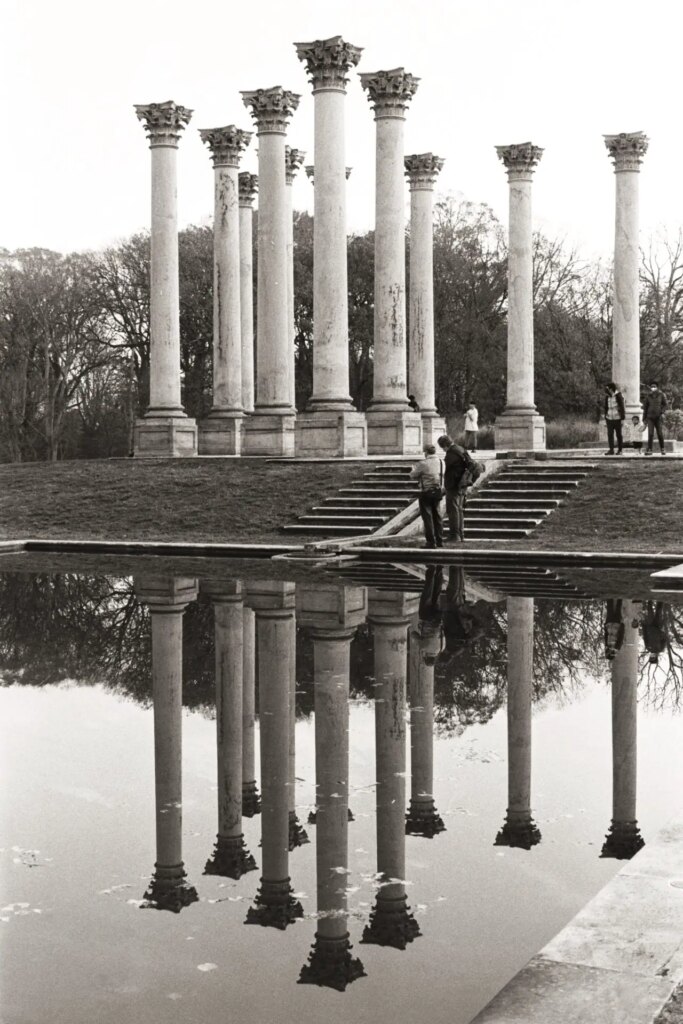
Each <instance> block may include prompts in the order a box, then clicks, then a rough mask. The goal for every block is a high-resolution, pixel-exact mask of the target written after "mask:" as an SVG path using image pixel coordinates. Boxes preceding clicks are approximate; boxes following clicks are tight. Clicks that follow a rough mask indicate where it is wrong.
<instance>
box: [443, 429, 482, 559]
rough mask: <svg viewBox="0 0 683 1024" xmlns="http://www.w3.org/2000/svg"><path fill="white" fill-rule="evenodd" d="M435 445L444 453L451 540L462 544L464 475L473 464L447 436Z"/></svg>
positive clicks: (463, 537)
mask: <svg viewBox="0 0 683 1024" xmlns="http://www.w3.org/2000/svg"><path fill="white" fill-rule="evenodd" d="M437 444H438V445H439V448H442V449H443V450H444V451H445V452H446V458H445V460H444V462H445V467H446V468H445V473H444V481H443V482H444V488H445V491H446V515H447V516H448V525H449V528H450V534H451V540H454V541H459V542H460V543H462V541H463V540H464V539H465V536H464V530H465V495H466V493H467V483H466V479H465V474H466V472H467V470H468V469H471V468H473V466H474V463H473V462H472V459H471V457H470V456H469V455H468V453H467V452H466V451H465V449H464V448H461V447H460V445H459V444H456V443H455V442H454V441H453V440H452V438H450V437H449V436H448V434H443V435H442V436H441V437H440V438H439V440H438V442H437Z"/></svg>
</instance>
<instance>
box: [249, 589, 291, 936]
mask: <svg viewBox="0 0 683 1024" xmlns="http://www.w3.org/2000/svg"><path fill="white" fill-rule="evenodd" d="M249 595H250V601H251V603H252V605H253V606H254V608H255V611H256V643H257V646H258V660H257V665H258V684H259V721H260V733H261V743H260V746H261V804H262V806H261V846H262V860H263V873H262V875H261V882H260V885H259V890H258V893H257V895H256V897H255V900H254V906H252V907H250V908H249V910H248V912H247V919H246V922H245V923H246V924H260V925H263V926H264V927H272V928H280V929H284V928H286V927H287V925H289V924H292V923H293V922H294V921H295V920H296V919H297V918H299V917H303V908H302V906H301V904H300V903H299V902H298V900H296V899H295V898H294V896H293V890H292V888H291V886H290V879H289V841H288V840H289V798H288V791H289V785H288V782H289V690H290V658H291V650H292V646H293V645H294V644H295V643H296V621H295V613H294V588H293V585H292V584H288V583H273V584H267V583H266V584H257V585H255V586H254V587H252V586H251V585H250V586H249Z"/></svg>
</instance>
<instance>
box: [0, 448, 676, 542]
mask: <svg viewBox="0 0 683 1024" xmlns="http://www.w3.org/2000/svg"><path fill="white" fill-rule="evenodd" d="M368 468H369V467H368V466H364V465H363V464H359V463H349V462H347V463H344V462H339V463H315V462H311V463H294V464H288V463H285V462H265V461H264V460H263V459H241V460H230V461H223V460H204V459H197V460H193V459H183V460H174V459H168V460H161V461H158V462H151V461H143V460H135V459H127V460H126V459H121V460H112V461H93V462H60V463H32V464H26V465H5V466H1V467H0V537H2V538H4V539H11V538H23V537H27V538H28V537H61V538H71V539H76V538H80V539H93V540H94V539H97V540H168V541H183V540H186V541H214V542H217V543H218V542H226V541H252V542H256V541H269V542H273V541H275V542H277V543H279V544H282V543H288V542H289V541H290V540H291V542H292V543H300V542H301V540H300V538H294V539H293V540H292V539H291V538H288V537H287V535H286V534H282V533H280V527H281V526H283V525H284V524H285V523H288V522H291V521H292V520H294V519H295V518H296V517H297V516H298V515H301V514H302V513H303V512H305V511H307V510H308V509H309V508H311V506H312V505H314V504H318V503H319V502H320V501H322V499H324V498H326V497H328V496H330V495H332V494H334V493H335V491H336V490H337V488H339V487H343V486H345V485H346V484H347V483H349V482H350V481H352V480H357V479H359V478H360V477H362V475H363V473H364V472H367V470H368ZM311 539H316V538H314V537H311ZM416 541H417V542H418V543H421V542H422V541H421V538H419V537H418V538H416V537H410V538H405V540H403V541H401V540H398V539H397V538H388V539H387V541H386V542H385V544H389V545H390V546H395V545H396V544H397V543H401V542H403V543H406V544H409V545H410V546H414V545H415V543H416ZM466 546H467V547H485V546H491V547H495V548H498V549H505V548H520V549H527V550H530V549H534V550H563V551H626V552H638V551H643V552H645V551H647V552H675V553H680V554H681V558H682V559H683V460H676V459H671V460H667V459H660V458H657V457H654V458H652V459H647V460H645V459H643V460H635V459H630V460H628V461H626V460H625V461H624V462H623V463H616V462H613V461H611V460H605V462H604V463H601V464H600V465H599V466H598V468H597V469H596V470H594V471H593V472H592V473H591V474H590V475H589V476H588V478H587V479H586V481H584V482H583V483H582V484H581V485H580V486H579V487H578V488H577V490H576V492H575V493H573V494H572V495H571V497H570V498H569V500H568V501H567V502H566V503H565V504H564V505H562V506H561V507H560V508H559V509H558V510H557V511H556V512H553V513H552V515H550V516H549V517H548V519H547V520H546V522H545V523H543V525H541V526H540V527H538V528H537V530H536V531H535V532H534V533H533V534H532V535H531V536H530V537H527V538H526V539H524V540H515V541H497V542H492V541H489V542H482V541H470V542H469V543H468V544H467V545H466Z"/></svg>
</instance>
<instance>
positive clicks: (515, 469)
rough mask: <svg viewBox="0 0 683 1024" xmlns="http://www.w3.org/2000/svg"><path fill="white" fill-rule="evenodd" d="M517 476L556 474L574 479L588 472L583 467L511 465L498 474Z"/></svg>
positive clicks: (584, 475) (585, 475)
mask: <svg viewBox="0 0 683 1024" xmlns="http://www.w3.org/2000/svg"><path fill="white" fill-rule="evenodd" d="M513 473H514V474H516V475H517V476H556V477H562V478H564V477H570V478H573V479H577V480H578V479H581V480H582V479H583V478H584V477H587V476H588V473H587V472H586V471H585V470H583V469H572V468H567V469H557V468H552V469H551V468H547V469H540V468H538V467H537V466H533V467H532V466H510V468H509V469H503V470H501V472H500V473H499V474H498V475H499V476H511V475H512V474H513Z"/></svg>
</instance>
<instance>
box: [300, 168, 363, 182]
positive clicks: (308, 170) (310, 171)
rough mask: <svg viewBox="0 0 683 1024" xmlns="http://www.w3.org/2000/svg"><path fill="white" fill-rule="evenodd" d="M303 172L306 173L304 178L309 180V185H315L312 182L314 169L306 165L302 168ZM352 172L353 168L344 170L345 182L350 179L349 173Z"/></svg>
mask: <svg viewBox="0 0 683 1024" xmlns="http://www.w3.org/2000/svg"><path fill="white" fill-rule="evenodd" d="M304 170H305V171H306V177H307V178H308V179H309V180H310V182H311V185H314V184H315V181H314V179H315V167H314V165H313V164H306V166H305V167H304ZM352 170H353V167H347V168H345V173H346V180H347V181H348V180H349V178H350V177H351V171H352Z"/></svg>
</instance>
